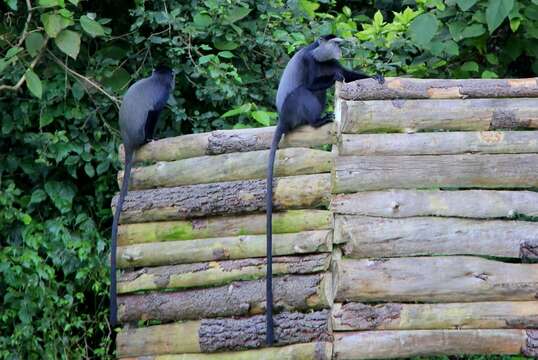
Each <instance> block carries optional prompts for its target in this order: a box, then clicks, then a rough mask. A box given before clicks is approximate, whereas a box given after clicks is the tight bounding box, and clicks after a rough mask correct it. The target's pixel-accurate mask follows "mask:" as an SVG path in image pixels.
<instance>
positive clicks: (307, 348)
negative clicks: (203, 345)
mask: <svg viewBox="0 0 538 360" xmlns="http://www.w3.org/2000/svg"><path fill="white" fill-rule="evenodd" d="M332 348H333V346H332V343H330V342H315V343H306V344H295V345H288V346H284V347H271V348H264V349H257V350H246V351H234V352H220V353H209V354H207V353H206V354H167V355H151V356H141V357H122V358H121V359H122V360H252V359H256V360H274V359H278V360H312V359H316V360H331V359H332Z"/></svg>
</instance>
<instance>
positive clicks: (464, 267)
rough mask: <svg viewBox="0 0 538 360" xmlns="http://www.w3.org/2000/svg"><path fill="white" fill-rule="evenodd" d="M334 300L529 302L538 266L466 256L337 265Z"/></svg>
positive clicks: (537, 278) (533, 295) (535, 286)
mask: <svg viewBox="0 0 538 360" xmlns="http://www.w3.org/2000/svg"><path fill="white" fill-rule="evenodd" d="M334 283H335V291H336V296H335V301H338V302H348V301H356V302H372V301H382V302H417V301H419V302H432V303H437V302H471V301H527V300H529V301H530V300H535V299H536V297H537V296H538V291H537V289H538V264H508V263H503V262H499V261H492V260H486V259H481V258H476V257H470V256H438V257H417V258H394V259H381V260H351V259H346V260H339V261H336V262H335V280H334Z"/></svg>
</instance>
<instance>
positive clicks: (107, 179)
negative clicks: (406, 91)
mask: <svg viewBox="0 0 538 360" xmlns="http://www.w3.org/2000/svg"><path fill="white" fill-rule="evenodd" d="M28 5H29V7H28ZM131 6H133V5H132V3H131V2H128V1H125V0H120V1H112V0H103V1H94V2H80V3H79V1H78V0H68V1H64V0H33V1H29V0H24V1H23V0H3V2H1V3H0V10H1V12H2V14H3V18H2V22H1V23H0V49H2V50H0V98H1V100H2V101H1V102H0V110H1V112H2V114H3V118H2V121H1V125H0V192H1V195H0V205H1V206H0V233H1V234H2V237H1V240H0V244H1V248H0V276H1V277H0V279H1V281H0V293H1V294H2V302H1V308H0V357H1V358H6V359H37V358H65V359H72V358H82V357H87V358H105V357H107V356H110V354H111V349H110V344H111V340H110V338H111V336H110V335H111V330H110V328H109V326H108V323H107V311H108V298H107V296H108V285H109V283H108V261H107V259H108V239H109V230H110V223H111V212H110V200H111V197H112V195H113V194H114V193H115V191H116V190H117V185H116V182H115V174H116V171H117V170H118V168H119V162H118V159H117V154H116V149H117V146H118V143H119V137H118V131H117V121H116V117H117V106H118V105H117V104H118V99H119V98H120V97H121V94H122V93H123V92H124V91H125V89H126V87H127V86H128V84H129V83H130V82H132V81H133V80H135V79H138V78H140V77H143V76H146V75H148V74H149V72H150V69H151V67H152V66H153V65H154V64H156V63H158V62H160V61H163V60H164V61H167V62H169V63H170V64H171V65H172V66H173V67H174V69H175V70H176V72H177V73H178V75H177V85H176V90H175V93H174V96H175V101H172V102H170V104H169V105H170V106H169V108H168V110H166V112H165V113H164V114H163V115H164V116H163V118H162V121H161V122H160V123H159V124H158V128H157V131H158V134H159V135H160V136H162V137H164V136H172V135H178V134H182V133H190V132H200V131H207V130H211V129H217V128H219V129H220V128H231V127H247V126H248V127H251V126H262V125H263V126H265V125H268V124H270V123H274V122H275V121H276V114H275V112H274V111H275V110H274V105H273V103H274V96H275V90H276V86H277V83H278V79H279V76H280V74H281V71H282V69H283V67H284V66H285V64H286V62H287V60H288V59H289V56H290V54H292V53H293V52H294V51H296V50H297V49H298V48H300V47H302V46H304V45H305V44H307V43H309V42H310V41H312V40H313V39H314V38H315V37H316V36H317V35H319V34H322V33H329V32H333V33H336V34H338V35H340V36H341V37H344V38H346V39H348V40H349V42H348V44H347V46H346V49H347V50H346V53H345V57H346V59H345V62H346V63H348V65H349V66H353V67H359V68H362V69H363V70H365V71H366V72H368V73H372V74H373V73H375V72H377V71H382V72H384V73H385V75H398V74H411V75H413V76H420V77H510V76H514V77H518V76H532V75H534V74H536V73H538V62H537V59H538V50H537V49H538V46H536V45H537V41H538V40H537V39H538V1H536V0H446V1H444V2H443V1H441V0H417V1H403V2H402V1H391V0H377V1H374V0H362V1H357V2H353V5H352V6H351V7H349V6H344V5H343V4H342V3H341V2H338V1H335V0H324V1H311V0H289V1H287V2H285V1H283V0H267V1H263V2H262V1H254V0H249V1H227V0H204V1H192V2H185V1H172V0H167V1H156V0H151V1H145V2H144V1H142V0H137V1H136V2H135V7H134V8H132V9H131V10H129V11H128V12H127V11H126V10H125V9H129V8H130V7H131Z"/></svg>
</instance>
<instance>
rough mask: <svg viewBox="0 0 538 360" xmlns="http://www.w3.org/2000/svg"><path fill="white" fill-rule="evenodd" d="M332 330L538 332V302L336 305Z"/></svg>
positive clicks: (333, 312) (333, 310) (333, 311)
mask: <svg viewBox="0 0 538 360" xmlns="http://www.w3.org/2000/svg"><path fill="white" fill-rule="evenodd" d="M331 317H332V328H333V330H335V331H353V330H428V329H529V328H538V301H498V302H476V303H450V304H397V303H390V304H379V305H369V304H363V303H353V302H351V303H346V304H341V303H336V304H334V306H333V309H332V313H331Z"/></svg>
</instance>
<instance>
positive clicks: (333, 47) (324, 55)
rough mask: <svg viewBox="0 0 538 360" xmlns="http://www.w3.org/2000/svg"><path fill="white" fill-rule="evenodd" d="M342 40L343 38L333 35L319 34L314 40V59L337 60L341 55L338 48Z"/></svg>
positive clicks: (320, 60)
mask: <svg viewBox="0 0 538 360" xmlns="http://www.w3.org/2000/svg"><path fill="white" fill-rule="evenodd" d="M342 41H344V40H342V39H341V38H339V37H336V36H334V35H323V36H320V37H319V39H318V40H316V42H317V45H318V46H317V47H316V48H315V49H314V50H312V54H313V55H314V59H316V61H319V62H323V61H329V60H339V59H340V57H342V50H341V49H340V44H341V43H342Z"/></svg>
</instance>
